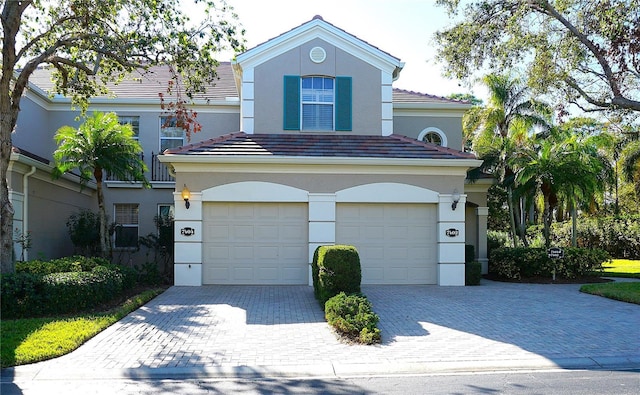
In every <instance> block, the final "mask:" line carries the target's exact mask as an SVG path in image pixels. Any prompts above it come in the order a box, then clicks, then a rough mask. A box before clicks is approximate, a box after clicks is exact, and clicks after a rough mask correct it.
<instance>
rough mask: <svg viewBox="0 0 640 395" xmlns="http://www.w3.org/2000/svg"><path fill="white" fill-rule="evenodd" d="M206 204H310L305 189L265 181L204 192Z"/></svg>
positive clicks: (244, 183)
mask: <svg viewBox="0 0 640 395" xmlns="http://www.w3.org/2000/svg"><path fill="white" fill-rule="evenodd" d="M202 201H204V202H308V201H309V192H308V191H305V190H303V189H298V188H294V187H290V186H287V185H282V184H276V183H272V182H263V181H243V182H234V183H231V184H224V185H219V186H216V187H213V188H209V189H205V190H204V191H202Z"/></svg>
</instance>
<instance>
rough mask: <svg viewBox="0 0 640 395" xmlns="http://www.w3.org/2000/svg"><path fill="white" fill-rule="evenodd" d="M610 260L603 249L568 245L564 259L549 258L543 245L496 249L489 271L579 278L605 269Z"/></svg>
mask: <svg viewBox="0 0 640 395" xmlns="http://www.w3.org/2000/svg"><path fill="white" fill-rule="evenodd" d="M610 259H611V257H610V255H609V254H608V253H607V252H606V251H604V250H601V249H591V248H565V249H564V258H561V259H550V258H549V257H548V256H547V250H546V249H544V248H525V247H518V248H497V249H495V250H493V251H492V252H491V256H490V259H489V272H490V273H492V274H495V275H497V276H498V277H500V278H504V279H515V280H517V279H523V278H532V277H552V276H553V271H554V270H555V273H556V278H567V279H571V278H576V277H581V276H587V275H591V274H593V273H598V272H601V271H602V264H603V263H604V262H608V261H609V260H610Z"/></svg>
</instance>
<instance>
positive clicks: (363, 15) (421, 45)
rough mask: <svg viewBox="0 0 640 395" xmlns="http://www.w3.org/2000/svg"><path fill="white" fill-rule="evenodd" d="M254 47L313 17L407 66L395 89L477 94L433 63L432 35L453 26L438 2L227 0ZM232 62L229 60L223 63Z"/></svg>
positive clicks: (478, 92)
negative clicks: (444, 74) (319, 17)
mask: <svg viewBox="0 0 640 395" xmlns="http://www.w3.org/2000/svg"><path fill="white" fill-rule="evenodd" d="M227 3H228V4H229V5H231V6H233V7H234V9H235V12H236V13H237V14H238V17H239V22H240V23H241V24H242V26H243V27H244V28H245V30H246V35H245V38H246V40H247V48H253V47H255V46H256V45H258V44H261V43H263V42H265V41H267V40H269V39H271V38H273V37H276V36H278V35H280V34H282V33H284V32H286V31H289V30H291V29H292V28H295V27H297V26H299V25H301V24H303V23H305V22H308V21H310V20H311V19H312V18H313V17H314V16H315V15H320V16H322V18H323V19H324V20H325V21H327V22H329V23H331V24H333V25H335V26H337V27H339V28H341V29H343V30H345V31H347V32H348V33H350V34H353V35H354V36H356V37H358V38H360V39H362V40H364V41H366V42H368V43H369V44H372V45H373V46H376V47H378V48H380V49H381V50H383V51H385V52H387V53H389V54H391V55H392V56H395V57H396V58H399V59H400V60H401V61H402V62H405V66H404V69H403V70H402V72H401V73H400V78H399V79H398V80H397V81H396V82H395V83H394V87H396V88H400V89H406V90H411V91H416V92H421V93H428V94H432V95H438V96H447V95H450V94H452V93H473V94H475V95H476V96H478V97H480V98H484V93H483V92H482V89H481V88H478V87H476V88H473V89H472V90H471V89H469V88H467V87H465V86H462V85H461V84H459V81H456V80H450V79H447V78H445V77H443V76H442V69H443V65H441V64H437V63H436V62H435V54H436V51H435V46H434V42H433V35H434V33H435V32H436V31H437V30H440V29H443V28H446V27H447V26H449V25H451V22H450V20H449V18H448V17H447V15H446V11H445V9H444V8H443V7H436V6H435V0H227ZM219 60H229V59H219Z"/></svg>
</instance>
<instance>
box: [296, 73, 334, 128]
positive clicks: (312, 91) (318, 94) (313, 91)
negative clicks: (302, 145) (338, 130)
mask: <svg viewBox="0 0 640 395" xmlns="http://www.w3.org/2000/svg"><path fill="white" fill-rule="evenodd" d="M318 78H320V79H322V81H323V88H321V89H317V88H313V79H318ZM309 79H311V81H312V82H311V85H312V88H303V86H304V82H305V80H309ZM325 80H331V82H332V88H331V101H323V100H320V99H325V98H326V96H327V91H328V90H327V89H324V81H325ZM305 94H306V95H307V96H309V95H311V96H313V98H312V99H311V100H305ZM316 99H317V100H316ZM335 99H336V81H335V78H333V77H326V76H320V75H310V76H303V77H300V125H301V128H300V130H306V131H314V130H316V131H334V130H335V127H336V125H335V111H336V105H335ZM305 105H311V106H318V107H320V106H331V119H329V121H330V123H331V127H330V128H321V127H318V126H317V125H318V124H319V123H321V122H320V121H321V120H322V119H321V116H320V115H318V117H314V118H313V120H314V125H313V126H311V127H310V126H306V125H305V116H304V107H305Z"/></svg>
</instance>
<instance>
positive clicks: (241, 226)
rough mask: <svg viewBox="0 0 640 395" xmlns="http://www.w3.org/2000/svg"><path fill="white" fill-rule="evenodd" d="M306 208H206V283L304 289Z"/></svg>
mask: <svg viewBox="0 0 640 395" xmlns="http://www.w3.org/2000/svg"><path fill="white" fill-rule="evenodd" d="M307 207H308V206H307V204H304V203H206V204H205V205H204V210H203V211H204V212H205V213H206V216H205V223H206V226H204V229H205V230H206V233H205V234H204V235H203V236H204V242H203V243H204V262H203V266H204V267H203V277H204V282H205V284H306V283H307V281H308V279H307V277H308V262H307V260H308V251H307V249H308V220H307V212H308V209H307Z"/></svg>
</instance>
